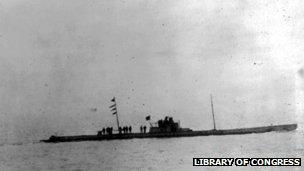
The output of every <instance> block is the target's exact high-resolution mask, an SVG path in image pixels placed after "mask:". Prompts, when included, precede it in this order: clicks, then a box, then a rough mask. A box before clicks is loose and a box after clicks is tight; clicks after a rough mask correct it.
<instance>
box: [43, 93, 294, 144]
mask: <svg viewBox="0 0 304 171" xmlns="http://www.w3.org/2000/svg"><path fill="white" fill-rule="evenodd" d="M210 98H211V109H212V116H213V126H214V127H213V129H210V130H192V129H190V128H182V127H181V126H180V123H179V122H175V121H174V120H173V118H172V117H169V116H166V117H165V118H164V119H160V120H158V121H157V122H156V124H155V125H152V124H151V123H150V129H149V132H146V129H144V130H143V129H141V132H140V133H132V132H131V129H127V130H129V131H127V130H126V131H124V132H122V128H121V127H120V126H119V119H118V112H117V104H116V100H115V97H114V98H113V99H112V100H111V101H112V102H114V104H113V105H111V106H110V109H111V111H113V115H116V121H117V132H116V133H113V128H107V129H103V130H102V131H98V132H97V134H95V135H72V136H55V135H52V136H50V137H49V138H48V139H46V140H40V142H45V143H59V142H75V141H103V140H124V139H134V138H172V137H194V136H223V135H237V134H253V133H266V132H286V131H293V130H296V129H297V124H284V125H270V126H261V127H251V128H236V129H216V124H215V119H214V110H213V101H212V96H210ZM146 120H150V115H149V116H147V117H146Z"/></svg>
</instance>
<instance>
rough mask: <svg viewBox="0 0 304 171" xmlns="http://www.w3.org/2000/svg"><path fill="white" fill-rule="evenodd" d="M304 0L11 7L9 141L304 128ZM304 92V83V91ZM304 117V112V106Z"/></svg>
mask: <svg viewBox="0 0 304 171" xmlns="http://www.w3.org/2000/svg"><path fill="white" fill-rule="evenodd" d="M303 5H304V4H303V2H302V1H267V2H266V1H265V2H264V1H263V2H262V1H260V2H257V1H255V2H254V1H248V2H247V1H244V0H240V1H232V0H229V1H227V0H225V1H214V0H204V1H202V0H199V1H194V0H191V1H189V0H187V1H182V0H178V1H177V0H165V1H164V0H151V1H146V0H133V1H116V0H113V1H106V0H65V1H62V0H52V1H42V0H1V1H0V58H1V62H0V95H1V100H0V129H1V137H0V139H1V140H0V141H3V140H4V141H6V140H15V139H24V138H25V139H40V138H46V137H48V136H50V135H51V134H58V135H68V134H84V133H95V132H96V131H97V130H98V129H101V128H102V127H103V126H113V127H115V126H116V125H115V124H116V120H115V116H113V115H112V114H111V112H110V110H109V108H108V107H109V106H110V105H111V102H110V100H111V98H112V97H113V96H115V97H116V99H117V103H118V110H119V111H118V112H119V117H120V122H121V125H133V126H134V127H135V129H137V128H138V127H139V126H140V125H141V124H147V123H146V122H145V120H144V119H145V116H147V115H151V119H152V120H153V121H156V120H157V119H160V118H163V117H164V116H166V115H169V116H173V117H174V118H175V119H176V120H180V122H181V124H182V126H184V127H191V128H193V129H211V128H212V115H211V109H210V99H209V96H210V94H213V98H214V110H215V119H216V122H217V126H218V128H219V129H224V128H236V127H250V126H263V125H270V124H284V123H293V122H296V121H297V117H296V114H295V112H296V111H298V112H299V110H298V109H299V106H301V105H300V101H301V100H299V97H297V95H298V94H299V93H297V92H298V91H297V88H298V89H301V86H302V82H301V81H302V80H303V75H304V74H303V73H304V71H303V69H302V70H301V67H303V66H304V63H303V60H302V58H303V57H302V54H303V53H302V52H303V40H304V35H303V27H304V24H303V19H304V18H303V17H304V13H303V9H302V8H301V6H303ZM302 88H303V87H302ZM301 110H302V109H301Z"/></svg>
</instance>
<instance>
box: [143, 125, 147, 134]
mask: <svg viewBox="0 0 304 171" xmlns="http://www.w3.org/2000/svg"><path fill="white" fill-rule="evenodd" d="M146 129H147V127H146V125H145V126H144V133H146Z"/></svg>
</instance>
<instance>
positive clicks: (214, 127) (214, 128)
mask: <svg viewBox="0 0 304 171" xmlns="http://www.w3.org/2000/svg"><path fill="white" fill-rule="evenodd" d="M210 100H211V110H212V118H213V130H216V126H215V119H214V109H213V101H212V94H210Z"/></svg>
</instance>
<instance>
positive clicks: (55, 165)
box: [0, 130, 304, 171]
mask: <svg viewBox="0 0 304 171" xmlns="http://www.w3.org/2000/svg"><path fill="white" fill-rule="evenodd" d="M193 157H204V158H206V157H229V158H237V157H249V158H250V157H301V159H302V163H303V159H304V134H303V131H299V130H296V131H291V132H280V133H278V132H269V133H262V134H247V135H226V136H201V137H180V138H152V139H131V140H111V141H91V142H85V141H84V142H66V143H55V144H52V143H50V144H48V143H38V142H32V143H21V142H20V143H14V144H2V145H1V146H0V170H4V171H6V170H13V171H19V170H20V171H21V170H22V171H24V170H28V171H36V170H74V171H81V170H98V171H99V170H261V169H262V170H265V168H263V167H252V166H247V167H236V166H232V167H218V166H217V167H194V166H193V163H192V161H193ZM302 165H303V164H302ZM278 169H279V170H303V169H304V167H303V166H302V167H290V166H289V167H267V170H278Z"/></svg>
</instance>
